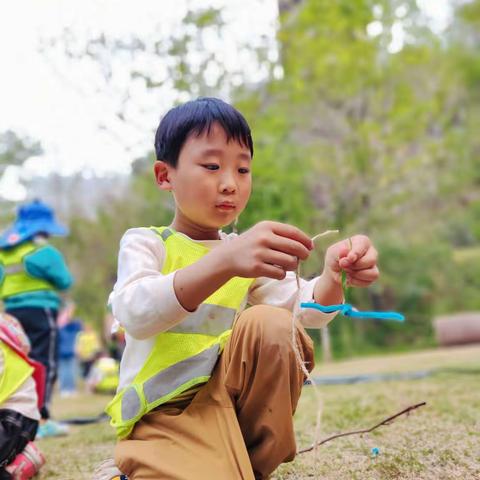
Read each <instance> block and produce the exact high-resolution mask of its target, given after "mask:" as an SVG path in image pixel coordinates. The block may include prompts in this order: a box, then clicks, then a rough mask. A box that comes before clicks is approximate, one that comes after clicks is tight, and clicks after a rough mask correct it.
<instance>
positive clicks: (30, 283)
mask: <svg viewBox="0 0 480 480" xmlns="http://www.w3.org/2000/svg"><path fill="white" fill-rule="evenodd" d="M43 246H44V245H40V246H39V245H36V244H35V243H33V242H25V243H21V244H20V245H18V246H15V247H13V248H8V249H1V250H0V265H1V266H2V267H3V271H4V273H5V275H4V278H3V281H2V282H1V283H0V297H1V298H7V297H12V296H14V295H18V294H20V293H27V292H36V291H45V290H55V289H54V287H53V285H52V284H51V283H50V282H48V281H47V280H44V279H41V278H37V277H34V276H32V275H30V274H29V273H28V272H27V270H26V268H25V263H24V259H25V257H26V256H27V255H30V254H31V253H34V252H35V251H36V250H39V249H40V248H42V247H43Z"/></svg>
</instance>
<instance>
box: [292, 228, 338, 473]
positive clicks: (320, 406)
mask: <svg viewBox="0 0 480 480" xmlns="http://www.w3.org/2000/svg"><path fill="white" fill-rule="evenodd" d="M332 233H338V230H326V231H325V232H322V233H319V234H318V235H315V236H314V237H312V242H315V240H317V239H319V238H321V237H324V236H326V235H330V234H332ZM295 278H296V281H297V294H296V297H295V304H294V305H295V306H294V311H293V315H292V338H291V341H292V347H293V351H294V352H295V357H296V359H297V362H298V365H299V367H300V369H301V370H302V372H303V374H304V375H305V378H306V379H307V380H308V381H309V382H310V384H311V385H312V388H313V391H314V394H315V398H316V400H317V405H318V408H317V418H316V422H315V431H314V438H313V445H314V448H313V454H314V462H315V465H314V466H315V470H317V468H316V464H317V448H316V445H317V442H318V438H319V436H320V427H321V421H322V414H323V399H322V396H321V394H320V389H319V388H318V387H317V386H316V385H315V382H314V381H313V378H312V377H311V375H310V372H309V371H308V369H307V367H306V366H305V362H304V361H303V358H302V355H301V353H300V346H299V344H298V340H297V337H296V335H295V333H296V328H295V322H296V321H297V320H298V321H299V322H300V318H301V315H302V313H301V309H300V261H299V262H298V266H297V269H296V271H295Z"/></svg>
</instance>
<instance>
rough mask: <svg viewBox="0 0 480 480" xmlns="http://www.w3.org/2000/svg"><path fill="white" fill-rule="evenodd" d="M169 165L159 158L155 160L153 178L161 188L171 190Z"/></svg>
mask: <svg viewBox="0 0 480 480" xmlns="http://www.w3.org/2000/svg"><path fill="white" fill-rule="evenodd" d="M169 167H170V165H168V164H167V163H165V162H162V161H161V160H157V161H156V162H155V164H154V165H153V171H154V172H155V180H156V181H157V185H158V186H159V187H160V189H161V190H167V191H171V190H172V185H171V183H170V168H169Z"/></svg>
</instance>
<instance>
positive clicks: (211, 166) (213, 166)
mask: <svg viewBox="0 0 480 480" xmlns="http://www.w3.org/2000/svg"><path fill="white" fill-rule="evenodd" d="M202 167H203V168H206V169H207V170H218V169H219V168H220V166H219V165H217V164H216V163H208V164H205V165H202Z"/></svg>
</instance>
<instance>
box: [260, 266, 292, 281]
mask: <svg viewBox="0 0 480 480" xmlns="http://www.w3.org/2000/svg"><path fill="white" fill-rule="evenodd" d="M260 275H261V276H262V277H268V278H274V279H275V280H283V279H284V278H285V277H286V276H287V272H286V271H285V270H283V268H280V267H278V266H276V265H270V264H268V263H265V264H264V265H263V267H262V271H261V274H260Z"/></svg>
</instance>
